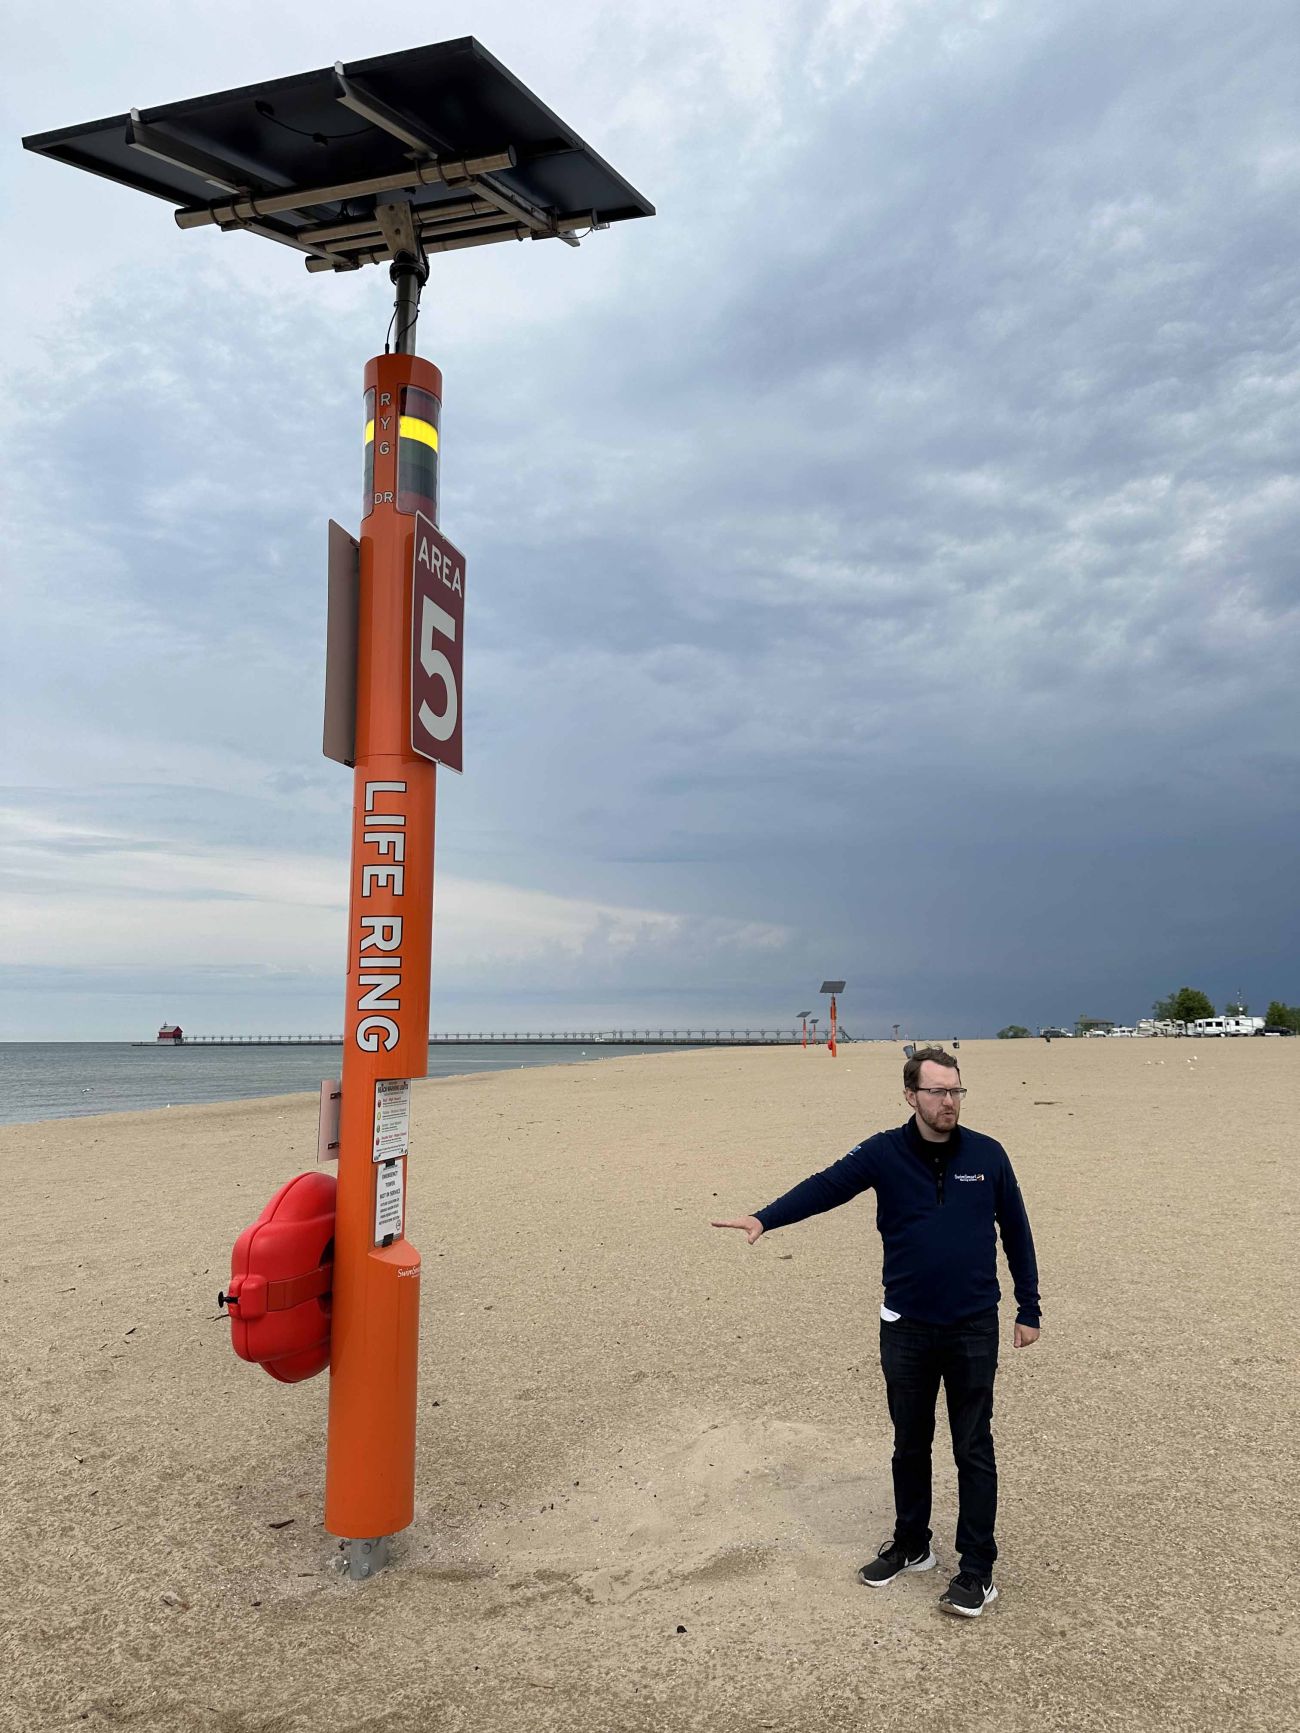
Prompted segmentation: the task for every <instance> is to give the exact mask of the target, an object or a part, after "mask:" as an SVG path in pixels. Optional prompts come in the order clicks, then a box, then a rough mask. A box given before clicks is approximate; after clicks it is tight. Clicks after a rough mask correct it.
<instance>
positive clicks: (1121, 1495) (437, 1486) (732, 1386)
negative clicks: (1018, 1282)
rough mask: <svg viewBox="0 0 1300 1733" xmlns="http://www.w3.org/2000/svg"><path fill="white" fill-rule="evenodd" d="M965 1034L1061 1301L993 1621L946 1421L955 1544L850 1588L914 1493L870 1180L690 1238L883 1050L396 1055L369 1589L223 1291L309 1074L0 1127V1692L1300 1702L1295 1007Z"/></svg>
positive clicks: (987, 1709)
mask: <svg viewBox="0 0 1300 1733" xmlns="http://www.w3.org/2000/svg"><path fill="white" fill-rule="evenodd" d="M961 1058H962V1061H963V1066H964V1081H965V1082H966V1084H967V1085H968V1087H969V1089H970V1096H969V1099H968V1100H967V1102H966V1105H965V1119H966V1122H967V1123H968V1124H970V1125H972V1126H974V1127H975V1128H977V1129H980V1130H984V1131H987V1132H989V1133H991V1134H992V1135H994V1136H996V1137H998V1138H999V1139H1001V1141H1002V1142H1004V1143H1005V1144H1006V1146H1007V1148H1008V1150H1009V1151H1010V1153H1011V1157H1012V1160H1013V1162H1014V1163H1015V1165H1016V1168H1017V1171H1018V1173H1019V1176H1020V1180H1021V1184H1022V1187H1023V1190H1024V1193H1025V1197H1026V1201H1027V1203H1028V1207H1029V1211H1030V1216H1031V1220H1032V1222H1033V1227H1034V1232H1035V1237H1036V1240H1037V1245H1038V1257H1039V1264H1040V1269H1041V1278H1042V1290H1043V1300H1044V1324H1045V1328H1044V1332H1043V1336H1042V1339H1041V1341H1040V1342H1039V1343H1038V1344H1037V1345H1036V1346H1034V1347H1033V1348H1031V1349H1028V1350H1021V1351H1020V1352H1014V1353H1013V1352H1012V1350H1011V1346H1010V1334H1011V1320H1012V1311H1011V1308H1010V1306H1009V1305H1008V1303H1007V1301H1006V1300H1004V1304H1003V1324H1004V1328H1003V1353H1002V1369H1001V1372H1000V1375H999V1380H998V1395H997V1411H996V1414H995V1419H994V1425H995V1434H996V1437H997V1442H998V1454H999V1466H1000V1472H1001V1493H1002V1500H1001V1506H1002V1507H1001V1511H1000V1517H999V1525H998V1538H999V1542H1000V1546H1001V1551H1002V1557H1001V1560H1000V1562H999V1565H998V1570H997V1582H998V1585H999V1588H1000V1591H1001V1598H1000V1599H999V1601H998V1602H997V1604H996V1606H994V1607H992V1608H990V1609H989V1611H988V1612H987V1613H986V1615H985V1616H984V1617H983V1618H981V1619H978V1620H970V1621H967V1620H958V1619H953V1618H950V1617H946V1616H944V1615H942V1614H941V1613H939V1611H938V1610H937V1607H936V1600H937V1596H938V1595H939V1593H940V1591H941V1589H942V1588H943V1586H944V1584H945V1583H946V1581H947V1578H948V1576H949V1575H950V1574H951V1572H952V1571H953V1570H955V1569H956V1563H955V1560H954V1556H953V1525H954V1520H955V1480H954V1471H953V1466H952V1461H951V1455H950V1452H949V1449H948V1444H947V1436H946V1430H945V1427H944V1422H943V1418H942V1412H941V1416H940V1427H939V1434H938V1437H937V1439H936V1452H935V1463H936V1504H935V1518H934V1526H935V1548H936V1551H937V1552H938V1554H939V1558H940V1568H939V1570H938V1571H935V1572H931V1573H929V1574H928V1575H925V1576H909V1577H904V1578H900V1579H899V1580H898V1581H896V1582H895V1583H894V1584H893V1585H892V1586H891V1587H890V1588H889V1589H887V1590H885V1591H881V1592H876V1591H872V1590H870V1589H866V1588H862V1587H859V1586H858V1585H857V1584H856V1583H855V1581H854V1572H855V1569H856V1567H857V1566H858V1565H859V1564H860V1563H862V1562H863V1561H864V1560H865V1559H867V1558H869V1557H871V1556H872V1554H873V1553H874V1551H875V1549H876V1547H877V1546H878V1545H879V1543H880V1542H881V1541H882V1540H883V1539H884V1538H886V1536H887V1535H888V1534H889V1532H890V1529H891V1525H892V1501H891V1495H890V1481H889V1425H888V1419H887V1415H886V1411H885V1402H884V1391H883V1386H882V1383H881V1377H880V1369H879V1360H878V1323H877V1309H878V1304H879V1299H880V1287H879V1274H880V1249H879V1240H878V1238H877V1236H876V1233H875V1225H874V1208H873V1205H872V1201H871V1199H870V1196H869V1195H868V1196H866V1197H863V1198H861V1199H859V1200H857V1201H856V1202H855V1203H854V1204H852V1205H850V1206H848V1207H847V1208H844V1209H840V1210H837V1211H834V1212H832V1213H831V1214H828V1215H825V1216H821V1217H818V1218H816V1219H814V1220H812V1221H810V1222H805V1223H802V1224H800V1225H799V1226H796V1227H793V1228H788V1229H784V1230H782V1231H780V1232H778V1233H773V1234H771V1235H767V1236H765V1237H764V1238H763V1239H761V1240H760V1241H759V1242H758V1244H757V1245H756V1246H755V1247H753V1248H752V1249H750V1248H749V1247H748V1246H747V1245H746V1243H745V1240H744V1237H743V1236H742V1235H740V1234H738V1233H726V1232H722V1231H719V1230H715V1229H711V1228H710V1227H709V1226H708V1221H709V1218H710V1217H711V1216H716V1215H723V1216H731V1215H740V1214H744V1213H746V1212H748V1211H750V1210H752V1209H755V1208H757V1207H759V1206H761V1205H762V1204H764V1203H766V1202H769V1201H770V1200H771V1199H772V1198H773V1197H775V1196H776V1195H778V1194H779V1193H780V1192H781V1191H783V1190H785V1189H786V1188H787V1187H788V1186H789V1185H791V1184H793V1183H794V1182H795V1181H797V1180H799V1179H801V1178H803V1177H804V1176H805V1175H806V1174H808V1173H810V1172H812V1171H814V1170H815V1169H817V1168H820V1167H822V1166H825V1165H826V1164H827V1163H828V1162H830V1161H832V1160H834V1159H836V1158H837V1157H838V1156H839V1155H841V1154H842V1153H843V1152H844V1151H845V1150H846V1149H847V1148H849V1147H850V1146H851V1145H852V1144H854V1143H855V1142H857V1141H858V1140H859V1139H860V1138H861V1137H863V1136H864V1135H866V1134H868V1133H869V1132H871V1131H873V1130H876V1129H879V1128H881V1127H883V1126H887V1125H893V1124H898V1123H900V1122H901V1121H902V1119H903V1118H904V1117H905V1108H904V1107H903V1104H902V1098H901V1091H900V1084H899V1073H900V1068H901V1064H902V1052H901V1049H900V1048H899V1047H897V1046H894V1045H891V1044H886V1043H881V1044H876V1045H853V1046H849V1047H846V1048H842V1049H841V1054H840V1058H839V1059H838V1061H835V1062H832V1061H831V1059H830V1057H829V1056H828V1054H827V1053H826V1052H825V1050H824V1049H818V1050H815V1051H814V1050H810V1051H809V1052H807V1053H804V1052H801V1051H799V1050H797V1049H795V1050H780V1051H764V1050H736V1051H719V1052H695V1053H680V1054H667V1055H663V1056H651V1057H644V1058H633V1059H618V1060H603V1061H600V1062H598V1063H594V1064H591V1065H586V1066H572V1067H570V1066H566V1067H563V1068H556V1069H546V1070H527V1071H518V1072H512V1073H496V1074H492V1075H488V1076H480V1077H476V1078H472V1079H469V1078H467V1079H446V1080H441V1081H437V1082H429V1083H424V1084H418V1085H417V1086H416V1089H415V1107H414V1126H413V1154H412V1158H411V1161H410V1197H409V1213H408V1230H409V1234H410V1238H411V1239H412V1241H413V1243H414V1244H415V1245H416V1246H418V1247H419V1249H420V1251H421V1253H422V1255H423V1260H424V1279H423V1284H422V1286H423V1301H422V1304H423V1313H422V1342H421V1387H420V1432H419V1478H418V1486H417V1515H416V1521H415V1523H414V1525H413V1527H412V1528H410V1529H409V1530H407V1531H406V1533H405V1534H404V1535H402V1536H401V1537H400V1539H399V1540H398V1541H397V1542H396V1543H395V1544H394V1563H393V1566H392V1568H391V1569H390V1570H388V1571H387V1572H386V1573H384V1574H383V1575H382V1576H380V1577H378V1578H376V1579H375V1580H373V1581H371V1582H369V1583H364V1584H352V1583H349V1582H348V1581H346V1580H345V1579H343V1578H342V1577H340V1575H339V1573H338V1571H337V1569H336V1568H335V1566H334V1564H333V1563H332V1560H333V1558H334V1556H335V1543H334V1542H333V1541H332V1540H331V1539H330V1537H329V1536H327V1535H326V1534H325V1532H324V1530H323V1527H322V1524H321V1514H322V1491H323V1475H324V1438H325V1410H326V1399H327V1382H328V1381H327V1379H326V1378H323V1377H322V1378H317V1379H315V1380H313V1381H312V1382H310V1383H307V1384H303V1385H298V1386H295V1387H291V1388H290V1387H285V1386H282V1385H279V1384H276V1383H275V1382H273V1381H272V1380H271V1379H270V1378H268V1377H267V1376H266V1375H265V1374H264V1373H262V1372H261V1371H260V1370H259V1369H257V1368H255V1367H252V1366H248V1365H245V1364H244V1363H243V1362H241V1361H239V1360H237V1359H236V1358H235V1356H234V1354H233V1353H232V1351H231V1349H230V1346H229V1341H228V1336H229V1325H228V1324H227V1323H226V1322H225V1321H224V1320H223V1319H222V1318H221V1317H219V1315H218V1313H217V1308H216V1305H215V1296H216V1293H217V1290H218V1288H219V1287H221V1286H223V1285H224V1283H225V1279H226V1277H227V1275H228V1273H229V1256H230V1247H231V1244H232V1243H233V1241H234V1239H235V1237H236V1235H237V1234H238V1233H239V1231H240V1230H241V1229H242V1228H243V1227H244V1226H246V1225H247V1223H248V1222H250V1221H251V1220H252V1219H253V1218H254V1216H255V1215H256V1214H257V1213H258V1211H259V1210H260V1209H261V1207H262V1205H263V1204H264V1203H265V1202H266V1200H267V1198H268V1197H269V1196H270V1195H271V1193H272V1192H273V1191H274V1190H275V1189H276V1188H277V1187H278V1186H279V1185H280V1184H281V1183H282V1182H283V1181H284V1180H285V1179H286V1178H288V1177H290V1176H291V1175H292V1174H293V1173H295V1172H298V1171H301V1170H302V1169H304V1168H308V1167H311V1166H312V1165H313V1163H314V1160H315V1139H316V1103H315V1100H314V1098H308V1097H305V1096H291V1097H281V1098H275V1099H271V1100H260V1101H254V1102H248V1103H239V1104H235V1105H231V1104H228V1103H224V1104H221V1105H219V1106H213V1107H192V1108H185V1109H180V1110H171V1111H163V1112H153V1113H139V1114H118V1115H112V1116H105V1117H100V1118H91V1119H76V1120H62V1121H55V1122H51V1123H48V1124H42V1125H38V1126H9V1127H4V1128H0V1188H2V1189H0V1196H3V1207H2V1209H0V1313H2V1318H0V1321H2V1323H3V1333H2V1337H0V1341H2V1346H0V1377H2V1378H3V1387H4V1391H5V1397H6V1400H5V1403H4V1405H3V1432H2V1433H0V1490H2V1493H3V1500H2V1508H3V1517H4V1533H5V1542H6V1546H5V1553H6V1556H5V1561H4V1575H5V1578H6V1582H5V1592H4V1595H3V1597H2V1598H0V1657H3V1660H2V1662H0V1726H2V1727H3V1728H4V1729H5V1730H6V1733H7V1730H8V1729H11V1728H13V1729H23V1730H24V1733H27V1730H31V1729H46V1728H65V1727H66V1728H97V1727H123V1728H130V1729H132V1730H133V1733H152V1730H154V1729H158V1730H159V1733H162V1730H164V1729H166V1730H177V1729H180V1730H188V1729H191V1728H198V1729H211V1730H212V1733H315V1730H317V1729H320V1730H322V1733H324V1730H326V1729H328V1730H330V1733H351V1730H357V1733H360V1730H362V1729H364V1730H366V1733H378V1730H386V1729H390V1728H391V1729H398V1728H402V1729H437V1730H442V1729H448V1730H460V1729H465V1730H474V1733H479V1730H483V1733H487V1730H492V1733H496V1730H498V1729H500V1730H503V1733H504V1730H506V1729H512V1730H514V1729H527V1730H529V1733H531V1730H533V1729H557V1730H558V1729H565V1730H569V1733H586V1730H592V1733H597V1730H599V1733H624V1730H626V1733H634V1730H635V1733H642V1730H644V1733H676V1730H678V1729H683V1730H684V1729H687V1728H691V1729H703V1730H706V1733H711V1730H715V1729H716V1730H718V1733H722V1730H731V1729H735V1730H736V1733H740V1730H742V1729H743V1730H745V1733H749V1730H751V1729H756V1728H766V1727H772V1728H780V1729H783V1730H785V1733H805V1730H806V1733H814V1730H815V1733H829V1730H830V1729H834V1728H838V1727H841V1726H852V1727H854V1728H855V1729H867V1730H874V1729H885V1728H888V1729H904V1728H906V1729H911V1728H914V1727H921V1728H925V1729H929V1730H932V1733H949V1730H951V1733H977V1730H982V1729H989V1730H992V1729H997V1730H998V1733H1022V1730H1023V1733H1030V1730H1031V1729H1032V1730H1033V1733H1046V1730H1054V1729H1060V1730H1061V1733H1067V1730H1068V1733H1092V1730H1093V1729H1103V1728H1105V1729H1144V1730H1146V1729H1160V1730H1163V1729H1169V1730H1171V1733H1173V1730H1175V1729H1177V1730H1180V1733H1182V1730H1189V1729H1202V1728H1204V1729H1206V1730H1207V1733H1209V1730H1211V1729H1213V1730H1215V1733H1218V1730H1220V1729H1223V1730H1230V1733H1238V1730H1248V1733H1256V1730H1258V1733H1273V1730H1276V1733H1283V1730H1290V1729H1292V1728H1294V1726H1295V1724H1296V1702H1297V1697H1298V1696H1300V1676H1298V1669H1297V1662H1296V1657H1297V1653H1298V1652H1300V1650H1298V1648H1297V1625H1296V1618H1295V1614H1296V1576H1295V1563H1294V1551H1295V1547H1296V1541H1297V1535H1298V1534H1300V1525H1298V1524H1297V1515H1298V1510H1297V1502H1298V1501H1297V1495H1296V1488H1297V1478H1296V1452H1295V1438H1296V1436H1297V1414H1296V1405H1295V1380H1294V1372H1293V1365H1294V1355H1295V1346H1296V1334H1295V1324H1296V1319H1295V1307H1294V1294H1295V1275H1296V1266H1295V1249H1296V1248H1295V1239H1294V1229H1293V1221H1294V1204H1293V1198H1294V1179H1293V1175H1292V1172H1291V1171H1290V1169H1291V1158H1292V1156H1293V1151H1294V1140H1295V1132H1294V1129H1293V1128H1294V1120H1293V1109H1294V1105H1295V1101H1296V1092H1297V1083H1298V1082H1300V1041H1297V1042H1286V1041H1266V1040H1256V1041H1231V1042H1228V1041H1224V1042H1207V1041H1199V1042H1191V1041H1167V1042H1164V1041H1128V1042H1124V1041H1073V1042H1071V1041H1054V1042H1052V1044H1051V1045H1050V1046H1048V1045H1045V1044H1044V1043H1043V1042H1041V1041H1025V1042H963V1044H962V1050H961ZM1003 1287H1004V1290H1005V1291H1006V1293H1007V1295H1008V1298H1009V1290H1010V1283H1009V1280H1008V1279H1007V1277H1006V1274H1005V1270H1004V1271H1003ZM682 1627H684V1628H682Z"/></svg>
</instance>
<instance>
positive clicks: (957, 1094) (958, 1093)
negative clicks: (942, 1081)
mask: <svg viewBox="0 0 1300 1733" xmlns="http://www.w3.org/2000/svg"><path fill="white" fill-rule="evenodd" d="M912 1094H913V1095H940V1096H945V1095H951V1096H952V1098H953V1100H954V1101H960V1100H961V1099H962V1097H963V1096H964V1095H965V1094H966V1091H965V1090H964V1089H914V1090H913V1091H912Z"/></svg>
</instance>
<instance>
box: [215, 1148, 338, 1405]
mask: <svg viewBox="0 0 1300 1733" xmlns="http://www.w3.org/2000/svg"><path fill="white" fill-rule="evenodd" d="M335 1191H336V1186H335V1181H334V1176H333V1174H330V1173H323V1172H320V1171H316V1172H314V1173H300V1174H299V1175H298V1176H297V1178H296V1179H291V1180H290V1181H289V1182H288V1184H287V1185H282V1186H281V1187H280V1189H279V1191H278V1192H276V1194H275V1196H274V1197H273V1198H272V1199H271V1201H270V1203H268V1204H267V1206H266V1208H265V1209H264V1210H263V1211H262V1213H261V1215H260V1216H258V1218H257V1220H256V1221H255V1222H254V1223H253V1225H252V1226H251V1227H247V1228H245V1229H244V1231H243V1233H242V1234H240V1236H239V1238H238V1239H237V1240H236V1241H235V1249H234V1251H233V1253H232V1254H231V1259H230V1287H229V1290H228V1292H226V1293H224V1294H221V1295H219V1296H218V1300H219V1303H220V1304H222V1305H225V1306H227V1307H228V1308H229V1312H230V1325H231V1332H230V1340H231V1346H232V1347H233V1348H234V1350H235V1352H236V1354H238V1355H239V1358H240V1359H241V1360H250V1361H252V1362H253V1364H254V1365H257V1366H261V1367H262V1368H263V1370H264V1371H266V1372H269V1373H270V1375H271V1377H272V1378H276V1379H278V1380H279V1381H280V1383H282V1384H298V1383H301V1382H302V1380H303V1379H304V1378H314V1377H315V1376H316V1374H317V1373H318V1372H323V1371H324V1370H325V1368H326V1367H327V1366H328V1365H329V1361H330V1303H331V1292H332V1288H333V1276H334V1196H335Z"/></svg>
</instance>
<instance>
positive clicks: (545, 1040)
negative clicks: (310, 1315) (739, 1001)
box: [131, 1028, 852, 1047]
mask: <svg viewBox="0 0 1300 1733" xmlns="http://www.w3.org/2000/svg"><path fill="white" fill-rule="evenodd" d="M839 1039H840V1040H841V1041H849V1040H851V1039H852V1037H851V1036H849V1035H846V1034H845V1032H844V1030H843V1029H841V1030H840V1031H839ZM802 1040H803V1032H802V1030H799V1029H697V1028H690V1029H585V1030H583V1029H566V1030H561V1031H554V1030H551V1031H547V1030H541V1029H525V1030H492V1029H489V1030H478V1031H475V1032H472V1033H469V1032H461V1031H457V1032H455V1033H451V1034H443V1035H435V1034H431V1035H430V1036H429V1045H430V1047H455V1046H474V1047H490V1046H513V1047H600V1046H606V1047H797V1046H799V1045H800V1043H801V1042H802ZM131 1045H132V1046H133V1047H159V1046H167V1047H341V1046H342V1045H343V1037H342V1036H341V1035H185V1036H183V1037H181V1038H180V1039H179V1040H171V1041H166V1042H160V1041H133V1042H132V1043H131ZM809 1045H810V1046H811V1045H814V1043H812V1042H810V1043H809Z"/></svg>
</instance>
